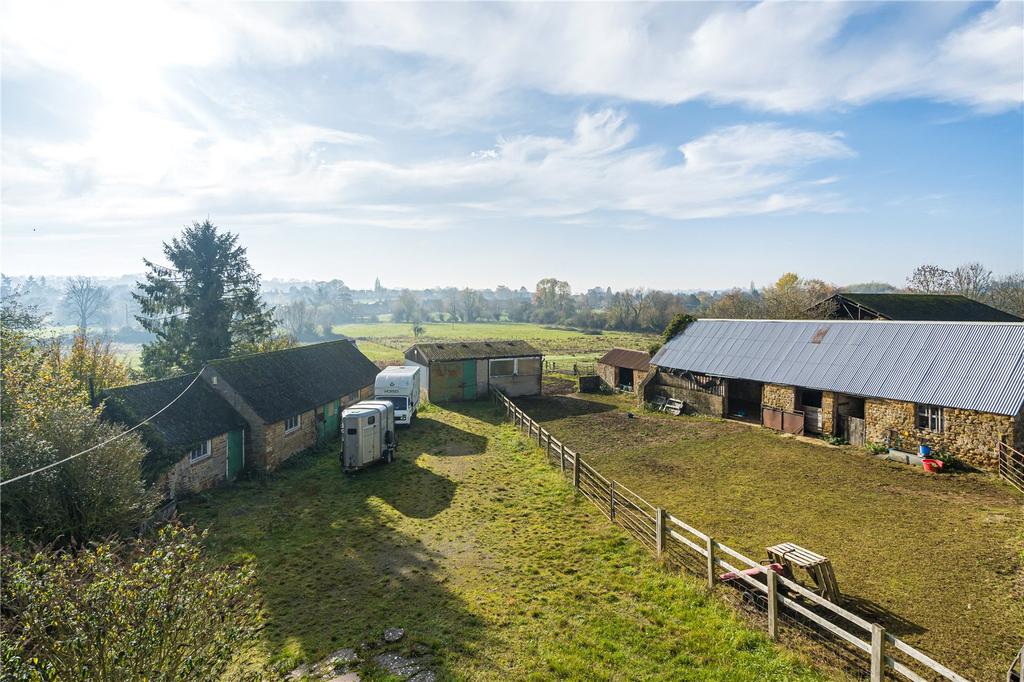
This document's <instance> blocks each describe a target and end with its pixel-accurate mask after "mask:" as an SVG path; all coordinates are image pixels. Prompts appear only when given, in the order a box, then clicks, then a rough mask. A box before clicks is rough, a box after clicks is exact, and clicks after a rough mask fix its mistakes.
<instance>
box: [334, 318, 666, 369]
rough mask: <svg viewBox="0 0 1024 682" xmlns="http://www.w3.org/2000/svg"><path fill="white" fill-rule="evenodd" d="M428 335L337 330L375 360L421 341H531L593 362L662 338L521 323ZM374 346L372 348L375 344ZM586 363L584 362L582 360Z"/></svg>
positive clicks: (386, 326) (379, 326) (398, 329)
mask: <svg viewBox="0 0 1024 682" xmlns="http://www.w3.org/2000/svg"><path fill="white" fill-rule="evenodd" d="M423 329H424V334H423V335H422V336H421V337H420V338H418V339H417V338H415V337H414V336H413V335H412V325H411V324H400V323H396V322H379V323H376V324H342V325H335V326H334V327H333V331H334V332H335V333H338V334H347V335H348V336H352V337H355V338H356V339H360V341H359V347H360V348H362V349H364V350H363V352H364V353H367V357H370V359H371V360H374V359H377V358H374V357H373V355H372V354H377V355H379V356H380V359H390V358H389V357H386V355H387V354H386V353H385V352H384V351H383V350H382V349H383V348H392V349H394V350H396V351H399V355H400V354H401V353H400V351H403V350H405V349H406V348H408V347H409V346H411V345H412V344H413V343H416V342H417V341H441V342H443V341H473V340H483V339H522V340H524V341H529V342H530V343H531V344H533V345H534V346H535V347H536V348H537V349H539V350H541V351H543V352H544V353H545V355H557V356H565V357H573V356H576V357H580V358H585V359H586V360H587V361H592V360H593V359H594V358H595V357H597V356H599V355H600V354H602V353H604V352H605V351H606V350H608V349H609V348H612V347H613V346H620V347H623V348H637V349H641V350H646V349H647V348H648V347H649V346H650V345H651V344H652V343H653V342H654V341H655V340H656V339H657V338H658V337H657V336H656V335H654V334H639V333H634V332H620V331H606V332H603V333H601V334H584V333H583V332H579V331H574V330H568V329H554V328H550V327H544V326H542V325H539V324H525V323H518V322H501V323H498V322H472V323H462V322H457V323H454V324H452V323H441V322H430V323H425V324H424V325H423ZM371 344H372V345H371ZM581 361H582V360H581Z"/></svg>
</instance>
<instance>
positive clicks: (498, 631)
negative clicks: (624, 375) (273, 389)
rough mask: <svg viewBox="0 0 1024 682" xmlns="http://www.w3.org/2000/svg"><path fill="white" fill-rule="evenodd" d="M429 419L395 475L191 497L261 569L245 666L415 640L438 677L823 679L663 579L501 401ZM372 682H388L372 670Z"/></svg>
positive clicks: (242, 487)
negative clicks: (394, 632) (256, 623)
mask: <svg viewBox="0 0 1024 682" xmlns="http://www.w3.org/2000/svg"><path fill="white" fill-rule="evenodd" d="M458 409H459V412H455V411H448V410H443V409H440V408H437V407H431V408H429V409H428V410H427V411H426V413H424V414H423V415H422V418H421V419H420V420H419V421H418V423H416V424H415V425H414V426H413V427H412V428H411V429H410V430H408V431H403V432H401V433H400V436H399V439H400V440H399V457H398V460H397V461H396V462H395V463H394V464H391V465H388V466H380V467H375V468H371V469H368V470H366V471H363V472H360V473H358V474H355V475H352V476H345V475H343V474H342V473H341V472H340V470H339V466H338V462H337V457H336V455H335V454H327V453H324V454H319V455H308V456H302V457H299V458H297V460H296V461H294V462H292V463H289V464H288V465H286V466H285V467H284V468H283V469H282V470H280V471H278V472H277V473H275V474H273V475H271V476H269V477H268V478H267V479H266V480H265V481H263V482H259V481H247V482H241V483H238V484H236V485H235V486H233V487H232V488H229V489H221V490H218V491H214V492H211V493H208V494H207V495H205V496H203V497H199V498H195V499H194V500H193V501H192V502H191V503H189V504H187V505H185V506H184V509H183V513H184V514H185V516H186V518H191V519H194V520H195V521H196V522H198V524H199V525H201V526H204V527H209V528H210V536H209V539H208V543H209V547H210V549H211V550H212V552H213V553H214V555H215V556H217V557H219V558H220V559H222V560H232V559H237V558H239V557H243V556H244V557H252V558H253V559H254V560H255V561H256V563H257V564H258V566H259V569H260V572H261V579H260V588H261V590H262V597H263V599H264V600H265V605H266V606H265V613H266V618H267V626H266V628H265V630H264V634H263V641H262V643H261V644H260V646H259V647H258V648H257V649H255V650H252V651H248V652H245V655H244V658H245V660H246V661H247V662H248V663H249V664H250V665H253V666H259V665H263V664H269V665H273V666H275V667H276V668H277V669H278V670H288V669H290V668H291V667H292V666H294V665H295V664H297V663H299V662H302V661H314V660H318V659H319V658H321V657H323V656H325V655H326V654H328V653H329V652H331V651H334V650H337V649H339V648H343V647H359V645H360V643H362V642H364V641H368V640H376V639H379V638H380V633H381V632H382V631H383V629H384V628H386V627H402V628H405V630H406V632H407V634H406V637H405V639H404V640H403V641H402V642H400V643H399V644H398V645H395V646H396V647H398V648H399V649H401V650H402V651H409V650H411V651H416V650H420V651H422V650H425V649H428V650H430V651H432V652H433V655H434V656H435V663H434V667H435V669H436V670H437V672H438V673H439V678H440V679H472V680H542V679H567V680H600V679H606V680H611V679H617V680H623V679H631V680H644V679H659V680H736V681H737V682H739V681H746V680H755V679H756V680H802V679H823V678H824V675H822V674H821V673H818V672H815V671H814V670H813V669H811V668H809V667H808V666H807V664H806V663H804V662H802V661H801V660H799V659H798V658H797V657H795V656H794V655H793V654H789V653H786V652H784V651H781V650H780V649H778V648H776V647H775V646H774V645H773V644H771V643H770V642H769V641H768V640H767V639H766V638H765V637H764V636H763V635H762V634H760V633H758V632H754V631H752V630H750V629H749V628H748V627H747V626H746V625H745V624H744V623H743V622H741V621H740V620H739V619H738V618H737V617H736V616H735V615H734V614H733V613H732V611H731V610H730V609H729V608H728V607H727V606H725V605H724V604H722V603H721V602H719V601H718V600H717V599H716V598H714V597H709V596H708V594H707V593H706V591H705V589H704V588H703V586H702V585H701V584H700V582H699V581H697V580H696V579H693V578H691V577H689V576H685V575H678V574H674V573H671V572H668V571H666V570H663V569H662V568H660V567H659V566H658V565H657V564H656V563H655V562H654V561H653V560H652V559H650V558H649V557H648V556H647V555H646V554H645V553H644V552H643V551H642V550H641V549H640V548H639V547H638V546H637V545H636V544H635V543H634V542H633V541H631V540H629V539H628V538H627V537H626V536H625V535H624V534H623V533H622V532H621V531H620V530H619V529H617V528H615V527H613V526H611V525H610V524H609V523H607V522H606V521H605V519H604V517H602V516H601V515H600V514H599V513H598V512H597V511H596V510H595V509H594V508H593V507H592V506H591V504H590V503H589V502H587V501H586V500H585V499H583V498H575V497H574V495H573V493H572V489H571V487H570V486H567V485H566V484H565V483H564V481H563V480H562V479H561V478H560V476H559V474H558V473H557V472H556V471H555V470H553V469H551V468H550V467H549V466H548V465H547V463H546V461H545V459H544V457H543V455H542V454H541V453H540V452H539V451H537V450H535V449H534V448H533V446H531V445H527V444H526V443H524V442H523V440H522V439H521V438H520V437H519V435H518V434H517V433H516V432H515V431H514V430H513V428H512V427H511V426H509V425H500V424H498V417H497V415H496V414H495V412H494V411H493V409H492V406H491V405H490V404H489V403H476V404H468V405H465V406H460V407H459V408H458ZM361 672H362V673H363V674H364V679H380V677H379V673H375V672H374V670H373V669H369V670H366V669H364V670H362V671H361Z"/></svg>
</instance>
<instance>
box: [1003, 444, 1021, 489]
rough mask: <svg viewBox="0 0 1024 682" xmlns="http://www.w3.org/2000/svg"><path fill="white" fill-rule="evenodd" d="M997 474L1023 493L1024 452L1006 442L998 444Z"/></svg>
mask: <svg viewBox="0 0 1024 682" xmlns="http://www.w3.org/2000/svg"><path fill="white" fill-rule="evenodd" d="M998 456H999V475H1000V476H1001V477H1003V478H1005V479H1006V480H1007V482H1009V484H1010V485H1012V486H1013V487H1014V488H1016V489H1017V490H1019V491H1021V492H1022V493H1024V454H1021V453H1019V452H1017V451H1016V450H1014V449H1013V448H1011V447H1010V446H1009V445H1007V444H1006V443H1003V442H1000V443H999V445H998Z"/></svg>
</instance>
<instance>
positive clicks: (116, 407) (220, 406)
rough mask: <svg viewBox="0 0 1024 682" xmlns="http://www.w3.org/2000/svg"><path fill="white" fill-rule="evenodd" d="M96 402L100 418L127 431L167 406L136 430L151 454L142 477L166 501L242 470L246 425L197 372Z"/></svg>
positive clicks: (113, 392)
mask: <svg viewBox="0 0 1024 682" xmlns="http://www.w3.org/2000/svg"><path fill="white" fill-rule="evenodd" d="M186 389H187V390H186ZM179 396H180V397H179ZM100 397H101V398H102V399H103V414H104V417H105V418H107V419H110V420H112V421H118V422H121V423H123V424H127V425H135V424H138V423H140V422H141V421H142V420H144V419H146V418H147V417H150V416H152V415H154V414H156V413H157V412H160V410H161V409H162V408H163V407H165V406H166V405H168V404H170V407H168V408H167V409H166V410H164V411H163V412H160V414H158V415H157V416H156V417H155V418H154V419H152V420H151V421H149V422H148V423H147V424H145V425H144V426H143V427H142V428H141V429H140V431H141V432H142V437H143V440H144V441H145V443H146V445H147V447H148V448H149V453H148V454H147V456H146V458H145V459H144V460H143V473H144V475H145V477H146V478H147V479H148V480H149V481H151V482H152V483H154V484H155V485H156V486H157V488H158V489H159V490H160V491H161V492H162V493H163V494H164V495H165V497H167V498H174V497H180V496H181V495H184V494H188V493H193V492H199V491H201V490H205V489H207V488H211V487H213V486H215V485H218V484H220V483H223V482H225V481H231V480H234V479H235V477H236V476H238V474H239V472H241V470H242V468H243V467H244V466H245V455H246V452H245V429H246V422H245V420H244V419H243V418H242V416H241V415H240V414H238V413H237V412H236V411H235V410H234V409H232V407H231V406H230V405H229V404H228V403H227V401H226V400H224V399H223V398H222V397H220V395H219V394H218V393H217V392H216V391H214V390H213V389H212V388H210V387H209V386H207V385H206V383H205V382H204V381H203V380H202V379H199V378H198V376H197V373H195V372H193V373H192V374H183V375H181V376H177V377H172V378H170V379H161V380H160V381H147V382H145V383H141V384H133V385H130V386H121V387H119V388H112V389H109V390H107V391H106V392H104V393H103V394H102V395H101V396H100ZM176 398H177V400H175V399H176Z"/></svg>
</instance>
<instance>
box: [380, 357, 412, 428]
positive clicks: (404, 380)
mask: <svg viewBox="0 0 1024 682" xmlns="http://www.w3.org/2000/svg"><path fill="white" fill-rule="evenodd" d="M373 396H374V400H386V401H388V402H390V403H391V404H392V405H394V406H395V424H404V425H406V426H408V425H409V424H411V423H412V420H413V419H414V418H415V417H416V411H417V410H418V409H419V405H420V368H419V367H416V366H392V367H385V368H384V369H382V370H381V371H380V373H379V374H378V375H377V379H376V381H374V385H373Z"/></svg>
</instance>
